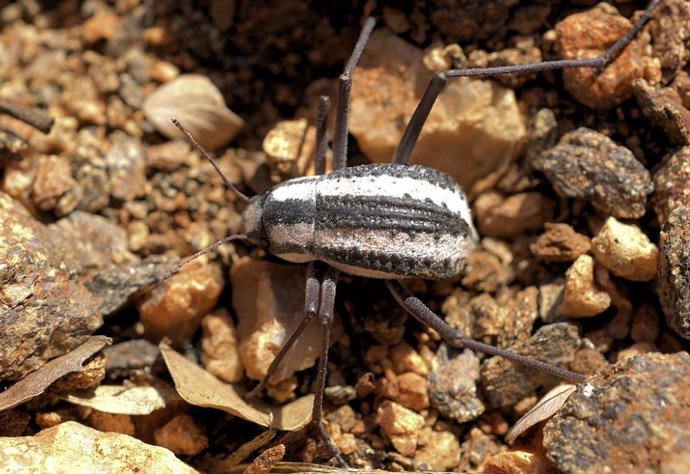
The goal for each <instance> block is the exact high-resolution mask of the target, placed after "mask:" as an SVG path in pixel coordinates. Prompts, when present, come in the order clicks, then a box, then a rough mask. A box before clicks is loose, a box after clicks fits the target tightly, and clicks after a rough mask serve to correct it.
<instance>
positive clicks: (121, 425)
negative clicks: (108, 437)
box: [88, 410, 135, 436]
mask: <svg viewBox="0 0 690 474" xmlns="http://www.w3.org/2000/svg"><path fill="white" fill-rule="evenodd" d="M88 420H89V423H90V424H91V426H92V427H93V428H95V429H97V430H98V431H103V432H112V433H122V434H125V435H129V436H134V431H135V430H134V422H133V421H132V417H131V416H130V415H117V414H113V413H104V412H102V411H98V410H92V411H91V413H90V414H89V418H88Z"/></svg>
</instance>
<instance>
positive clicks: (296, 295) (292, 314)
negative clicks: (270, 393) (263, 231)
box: [230, 259, 337, 383]
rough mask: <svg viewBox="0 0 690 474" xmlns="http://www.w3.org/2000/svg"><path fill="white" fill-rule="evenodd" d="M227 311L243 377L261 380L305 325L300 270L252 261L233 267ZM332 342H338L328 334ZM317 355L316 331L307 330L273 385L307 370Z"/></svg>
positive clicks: (315, 328) (314, 327) (303, 274)
mask: <svg viewBox="0 0 690 474" xmlns="http://www.w3.org/2000/svg"><path fill="white" fill-rule="evenodd" d="M230 276H231V280H232V289H233V291H232V305H233V307H234V308H235V311H236V313H237V334H238V337H239V341H240V345H239V351H240V358H241V360H242V364H243V365H244V368H245V370H246V373H247V377H249V378H251V379H254V380H261V379H263V378H264V376H265V375H266V371H267V370H268V366H269V365H271V362H272V361H273V359H274V358H275V356H276V354H278V351H279V350H280V348H281V347H282V346H283V344H284V343H285V342H286V341H287V339H288V337H290V335H291V334H292V332H293V331H294V330H295V328H296V327H297V325H298V324H299V323H300V322H301V321H302V320H303V319H304V317H305V314H304V284H305V283H304V282H305V281H306V272H305V268H304V267H298V266H294V265H282V264H277V263H272V262H267V261H261V260H256V259H245V260H241V261H239V262H237V263H235V265H234V266H233V267H232V271H231V274H230ZM332 339H333V340H337V336H336V335H335V334H332ZM320 355H321V328H320V327H319V325H318V324H310V325H308V326H307V328H306V329H305V330H304V332H303V333H302V335H301V336H300V339H299V342H298V343H297V344H295V346H294V347H293V348H292V350H290V351H289V352H288V354H287V356H286V357H285V359H283V362H282V363H281V364H280V366H279V367H278V371H277V372H276V374H275V375H274V377H273V379H272V381H274V382H275V383H278V382H280V381H281V380H285V379H288V378H289V377H291V376H292V375H293V374H294V373H295V372H296V371H298V370H304V369H307V368H309V367H312V366H313V365H314V363H315V361H316V359H317V358H318V357H319V356H320Z"/></svg>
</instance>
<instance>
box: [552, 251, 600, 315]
mask: <svg viewBox="0 0 690 474" xmlns="http://www.w3.org/2000/svg"><path fill="white" fill-rule="evenodd" d="M609 306H611V297H610V296H609V294H608V293H607V292H606V291H605V290H603V289H602V288H600V287H599V286H598V285H597V283H596V282H595V281H594V259H593V258H592V257H590V256H589V255H580V256H579V257H578V259H577V260H575V262H573V264H572V265H571V266H570V268H569V269H568V270H567V271H566V273H565V287H564V288H563V299H562V300H561V304H560V307H559V314H560V315H561V316H562V317H565V318H587V317H591V316H596V315H597V314H600V313H603V312H604V311H606V309H608V307H609Z"/></svg>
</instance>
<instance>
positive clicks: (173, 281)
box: [137, 260, 223, 344]
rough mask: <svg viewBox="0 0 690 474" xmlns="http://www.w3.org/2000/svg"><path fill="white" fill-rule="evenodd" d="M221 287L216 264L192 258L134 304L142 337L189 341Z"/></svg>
mask: <svg viewBox="0 0 690 474" xmlns="http://www.w3.org/2000/svg"><path fill="white" fill-rule="evenodd" d="M222 289H223V276H222V274H221V271H220V267H219V265H217V264H203V263H201V262H200V261H198V260H196V261H194V262H191V263H189V264H188V265H186V266H184V267H183V268H182V269H181V270H180V271H179V272H177V273H176V274H174V275H173V276H171V277H170V278H169V279H168V280H166V281H165V282H163V283H162V284H160V285H158V286H156V287H155V288H154V289H153V290H151V292H150V293H148V294H147V295H146V296H145V297H144V298H142V300H141V301H140V302H139V303H138V304H137V310H138V311H139V318H140V320H141V322H142V324H143V325H144V333H145V334H146V337H147V338H148V339H151V340H153V341H159V340H160V339H162V338H163V337H168V338H170V340H171V341H173V343H175V344H180V343H182V342H185V341H188V340H190V339H191V338H192V336H193V335H194V333H195V332H196V331H197V329H199V323H200V322H201V319H202V318H203V317H204V316H205V315H206V314H208V312H209V311H210V310H211V309H212V308H213V307H214V306H215V305H216V303H217V302H218V298H219V297H220V292H221V290H222Z"/></svg>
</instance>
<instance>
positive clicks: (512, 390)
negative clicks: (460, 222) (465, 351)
mask: <svg viewBox="0 0 690 474" xmlns="http://www.w3.org/2000/svg"><path fill="white" fill-rule="evenodd" d="M580 344H581V341H580V337H579V336H578V330H577V327H575V326H573V325H571V324H566V323H558V324H551V325H549V326H543V327H541V328H540V329H539V330H538V331H537V332H535V333H534V335H533V336H532V337H530V338H529V339H527V340H526V341H523V342H520V343H518V344H515V345H514V346H513V347H511V348H510V350H512V351H513V352H517V353H519V354H523V355H527V356H530V357H534V358H536V359H540V360H543V361H547V362H550V363H552V364H556V365H563V364H567V363H568V362H570V361H572V360H573V358H574V357H575V352H576V351H577V350H578V349H579V347H580ZM553 381H554V377H551V376H549V375H546V374H544V373H542V372H538V371H536V370H534V369H530V368H527V367H524V366H522V365H519V364H514V363H512V362H510V361H508V360H506V359H503V358H501V357H498V356H496V357H492V358H490V359H489V360H487V361H485V362H484V363H483V364H482V366H481V386H482V392H483V394H484V396H485V398H486V401H487V405H488V406H490V407H505V406H508V405H513V404H515V403H517V402H518V401H520V400H522V399H523V398H524V397H526V396H527V395H530V394H531V393H532V392H533V391H534V390H535V389H536V388H537V387H540V386H543V385H545V384H548V383H551V382H553Z"/></svg>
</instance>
